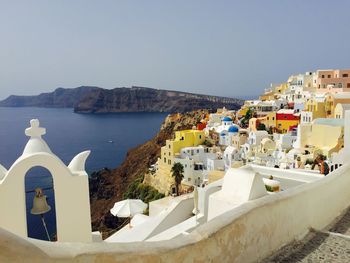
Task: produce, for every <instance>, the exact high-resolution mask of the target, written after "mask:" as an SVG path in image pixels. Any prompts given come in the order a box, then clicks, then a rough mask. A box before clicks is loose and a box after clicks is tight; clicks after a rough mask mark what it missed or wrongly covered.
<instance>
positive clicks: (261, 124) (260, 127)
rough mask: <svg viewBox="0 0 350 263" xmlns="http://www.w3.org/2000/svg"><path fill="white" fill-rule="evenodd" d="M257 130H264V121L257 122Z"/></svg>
mask: <svg viewBox="0 0 350 263" xmlns="http://www.w3.org/2000/svg"><path fill="white" fill-rule="evenodd" d="M256 129H257V130H258V131H266V126H265V124H264V123H259V125H258V127H257V128H256Z"/></svg>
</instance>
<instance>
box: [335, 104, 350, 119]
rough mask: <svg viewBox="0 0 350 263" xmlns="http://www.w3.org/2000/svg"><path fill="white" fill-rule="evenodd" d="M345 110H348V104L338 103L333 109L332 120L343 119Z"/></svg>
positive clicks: (349, 106) (349, 105) (349, 108)
mask: <svg viewBox="0 0 350 263" xmlns="http://www.w3.org/2000/svg"><path fill="white" fill-rule="evenodd" d="M346 110H350V104H344V103H338V104H337V105H336V106H335V109H334V118H336V119H344V118H345V111H346Z"/></svg>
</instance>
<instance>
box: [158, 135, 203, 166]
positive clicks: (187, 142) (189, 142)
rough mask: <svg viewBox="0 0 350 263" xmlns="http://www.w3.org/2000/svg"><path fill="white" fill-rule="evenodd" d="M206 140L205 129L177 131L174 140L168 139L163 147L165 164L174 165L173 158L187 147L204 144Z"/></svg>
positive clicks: (163, 162) (163, 161) (162, 155)
mask: <svg viewBox="0 0 350 263" xmlns="http://www.w3.org/2000/svg"><path fill="white" fill-rule="evenodd" d="M204 141H205V133H204V131H199V130H184V131H177V132H175V139H174V140H167V141H166V144H165V146H163V147H162V148H161V160H160V163H162V164H163V165H169V166H173V164H174V163H173V158H174V156H175V155H176V154H177V153H180V150H181V149H182V148H185V147H193V146H198V145H201V144H203V143H204Z"/></svg>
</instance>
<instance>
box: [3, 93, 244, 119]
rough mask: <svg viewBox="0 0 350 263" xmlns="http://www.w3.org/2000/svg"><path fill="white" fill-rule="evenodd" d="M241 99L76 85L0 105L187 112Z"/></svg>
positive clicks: (90, 110) (83, 110)
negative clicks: (73, 87)
mask: <svg viewBox="0 0 350 263" xmlns="http://www.w3.org/2000/svg"><path fill="white" fill-rule="evenodd" d="M242 103H243V101H242V100H239V99H234V98H225V97H217V96H209V95H199V94H192V93H186V92H178V91H168V90H158V89H151V88H143V87H132V88H115V89H112V90H108V89H102V88H98V87H79V88H75V89H63V88H58V89H56V90H55V91H54V92H51V93H43V94H40V95H38V96H10V97H8V98H7V99H5V100H3V101H0V106H2V107H55V108H74V111H75V112H77V113H110V112H187V111H192V110H197V109H210V110H215V109H217V108H222V107H226V108H229V109H238V108H239V107H240V106H241V105H242Z"/></svg>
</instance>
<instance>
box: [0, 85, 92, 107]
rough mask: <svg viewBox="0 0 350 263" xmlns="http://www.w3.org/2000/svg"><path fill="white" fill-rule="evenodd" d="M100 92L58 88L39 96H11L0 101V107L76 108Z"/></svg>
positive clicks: (80, 88)
mask: <svg viewBox="0 0 350 263" xmlns="http://www.w3.org/2000/svg"><path fill="white" fill-rule="evenodd" d="M96 90H99V88H97V87H78V88H75V89H64V88H58V89H56V90H55V91H54V92H49V93H42V94H40V95H37V96H16V95H11V96H10V97H8V98H7V99H5V100H3V101H0V107H42V108H74V107H75V106H76V105H77V104H78V103H79V101H81V100H82V98H83V97H85V96H86V94H89V93H93V92H94V91H96Z"/></svg>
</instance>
